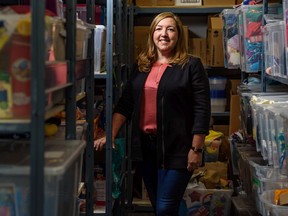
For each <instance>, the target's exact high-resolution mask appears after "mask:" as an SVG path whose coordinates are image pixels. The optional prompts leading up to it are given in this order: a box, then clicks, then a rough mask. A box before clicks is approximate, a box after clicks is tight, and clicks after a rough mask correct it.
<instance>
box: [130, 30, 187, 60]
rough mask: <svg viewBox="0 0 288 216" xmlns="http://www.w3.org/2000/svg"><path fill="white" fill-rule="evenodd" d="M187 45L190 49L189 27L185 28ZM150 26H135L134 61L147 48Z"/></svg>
mask: <svg viewBox="0 0 288 216" xmlns="http://www.w3.org/2000/svg"><path fill="white" fill-rule="evenodd" d="M184 33H185V36H186V45H187V47H188V26H184ZM148 35H149V26H134V60H135V59H136V57H137V56H138V55H139V54H140V52H142V51H143V50H144V48H146V46H147V38H148Z"/></svg>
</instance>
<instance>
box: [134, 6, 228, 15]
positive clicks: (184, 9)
mask: <svg viewBox="0 0 288 216" xmlns="http://www.w3.org/2000/svg"><path fill="white" fill-rule="evenodd" d="M232 7H233V6H231V5H217V6H216V5H215V6H135V7H134V14H136V15H137V14H154V13H161V12H165V11H167V10H169V11H171V12H173V13H177V14H188V13H189V14H190V13H191V14H192V15H196V14H210V13H211V14H213V13H220V12H221V11H222V10H224V9H227V8H232Z"/></svg>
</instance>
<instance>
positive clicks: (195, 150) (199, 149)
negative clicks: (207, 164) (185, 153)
mask: <svg viewBox="0 0 288 216" xmlns="http://www.w3.org/2000/svg"><path fill="white" fill-rule="evenodd" d="M191 149H192V151H194V152H197V153H203V151H204V149H203V148H198V147H194V146H192V147H191Z"/></svg>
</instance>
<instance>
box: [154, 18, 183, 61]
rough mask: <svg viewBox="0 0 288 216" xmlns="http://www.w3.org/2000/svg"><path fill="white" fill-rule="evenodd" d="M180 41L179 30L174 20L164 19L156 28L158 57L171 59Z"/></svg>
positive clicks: (155, 40)
mask: <svg viewBox="0 0 288 216" xmlns="http://www.w3.org/2000/svg"><path fill="white" fill-rule="evenodd" d="M177 41H178V29H177V26H176V22H175V20H174V19H173V18H171V17H167V18H164V19H162V20H161V21H160V22H159V23H158V24H157V25H156V27H155V30H154V33H153V42H154V44H155V46H156V48H157V52H158V56H165V57H170V56H172V54H173V50H174V48H175V46H176V44H177Z"/></svg>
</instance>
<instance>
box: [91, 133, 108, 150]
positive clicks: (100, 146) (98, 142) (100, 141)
mask: <svg viewBox="0 0 288 216" xmlns="http://www.w3.org/2000/svg"><path fill="white" fill-rule="evenodd" d="M104 145H106V136H104V137H101V138H99V139H97V140H94V148H95V149H96V151H101V150H102V149H103V147H104Z"/></svg>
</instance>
